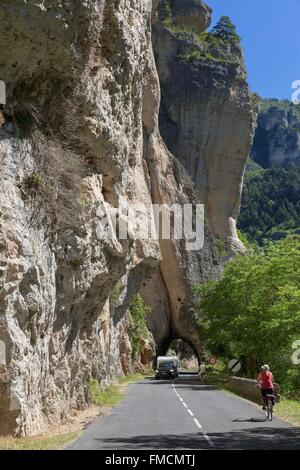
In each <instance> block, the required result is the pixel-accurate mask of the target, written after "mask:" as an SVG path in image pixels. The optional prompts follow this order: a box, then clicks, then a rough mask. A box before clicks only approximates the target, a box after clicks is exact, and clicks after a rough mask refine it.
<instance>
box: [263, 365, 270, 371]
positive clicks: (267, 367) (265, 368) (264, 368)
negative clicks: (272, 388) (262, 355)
mask: <svg viewBox="0 0 300 470" xmlns="http://www.w3.org/2000/svg"><path fill="white" fill-rule="evenodd" d="M261 368H262V370H270V367H269V366H268V364H264V365H263V366H262V367H261Z"/></svg>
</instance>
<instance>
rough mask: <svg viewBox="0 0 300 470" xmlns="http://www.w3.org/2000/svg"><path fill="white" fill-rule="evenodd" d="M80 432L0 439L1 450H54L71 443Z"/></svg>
mask: <svg viewBox="0 0 300 470" xmlns="http://www.w3.org/2000/svg"><path fill="white" fill-rule="evenodd" d="M80 434H81V432H80V431H77V432H71V433H67V434H62V435H58V436H52V437H24V438H14V437H0V449H1V450H55V449H60V448H62V447H64V446H66V445H67V444H69V443H71V442H72V441H74V440H75V439H77V438H78V437H79V436H80Z"/></svg>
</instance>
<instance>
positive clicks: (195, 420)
mask: <svg viewBox="0 0 300 470" xmlns="http://www.w3.org/2000/svg"><path fill="white" fill-rule="evenodd" d="M194 423H195V424H196V426H197V428H199V429H202V426H201V424H200V423H199V421H198V420H197V418H194Z"/></svg>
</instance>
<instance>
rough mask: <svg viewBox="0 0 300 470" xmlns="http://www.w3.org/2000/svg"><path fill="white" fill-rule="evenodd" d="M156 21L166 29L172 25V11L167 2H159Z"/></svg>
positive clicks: (166, 0)
mask: <svg viewBox="0 0 300 470" xmlns="http://www.w3.org/2000/svg"><path fill="white" fill-rule="evenodd" d="M157 14H158V20H159V21H160V22H161V23H162V24H163V25H164V26H165V27H166V28H168V27H169V26H170V25H171V23H172V11H171V6H170V3H169V1H168V0H165V1H164V2H161V3H160V4H159V6H158V10H157Z"/></svg>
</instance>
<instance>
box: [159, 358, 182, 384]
mask: <svg viewBox="0 0 300 470" xmlns="http://www.w3.org/2000/svg"><path fill="white" fill-rule="evenodd" d="M178 368H179V359H178V357H177V356H158V358H157V368H156V371H155V378H156V379H157V380H158V379H163V378H167V379H175V378H176V377H178Z"/></svg>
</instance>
